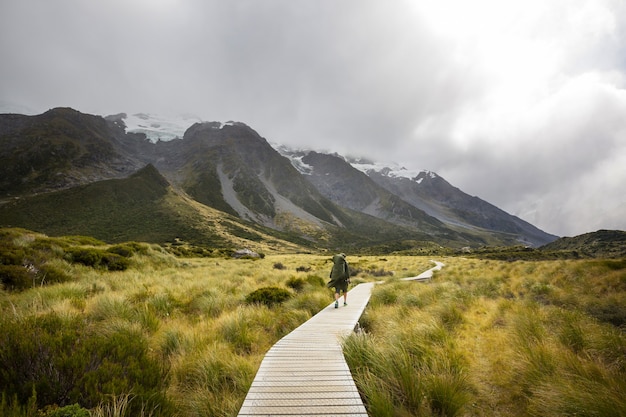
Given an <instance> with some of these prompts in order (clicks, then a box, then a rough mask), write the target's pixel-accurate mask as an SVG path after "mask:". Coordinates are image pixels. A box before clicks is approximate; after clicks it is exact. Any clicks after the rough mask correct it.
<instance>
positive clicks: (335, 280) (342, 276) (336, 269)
mask: <svg viewBox="0 0 626 417" xmlns="http://www.w3.org/2000/svg"><path fill="white" fill-rule="evenodd" d="M349 279H350V267H349V266H348V262H346V257H345V255H343V254H339V255H335V256H333V269H332V270H331V271H330V282H329V283H328V287H337V286H341V285H342V284H344V283H345V282H347V281H348V280H349Z"/></svg>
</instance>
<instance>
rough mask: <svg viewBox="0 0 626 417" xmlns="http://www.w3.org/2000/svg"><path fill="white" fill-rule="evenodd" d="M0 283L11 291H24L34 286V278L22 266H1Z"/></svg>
mask: <svg viewBox="0 0 626 417" xmlns="http://www.w3.org/2000/svg"><path fill="white" fill-rule="evenodd" d="M0 283H1V284H2V286H3V287H4V288H6V289H7V290H11V291H22V290H25V289H27V288H31V287H32V286H33V276H32V274H30V273H29V272H28V270H27V269H26V268H25V267H23V266H21V265H0Z"/></svg>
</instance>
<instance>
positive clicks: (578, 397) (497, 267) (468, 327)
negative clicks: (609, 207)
mask: <svg viewBox="0 0 626 417" xmlns="http://www.w3.org/2000/svg"><path fill="white" fill-rule="evenodd" d="M183 247H185V245H183V244H180V245H173V246H160V245H155V244H146V243H140V242H125V243H119V244H116V245H109V244H105V243H104V242H101V241H97V240H95V239H92V238H89V237H80V236H68V237H60V238H51V237H48V236H45V235H41V234H37V233H33V232H30V231H27V230H21V229H0V273H1V274H0V278H1V279H2V286H1V287H0V370H1V371H0V391H1V395H2V397H1V399H0V415H2V416H9V417H26V416H28V417H60V416H73V417H84V416H87V415H89V416H92V417H123V416H154V417H157V416H163V417H169V416H235V415H237V412H238V410H239V407H240V406H241V403H242V402H243V400H244V397H245V395H246V393H247V390H248V388H249V386H250V384H251V383H252V380H253V378H254V375H255V373H256V370H257V368H258V366H259V365H260V363H261V360H262V358H263V356H264V354H265V352H267V350H268V349H269V348H270V347H271V346H272V345H273V344H274V343H275V342H276V341H277V340H279V339H280V338H281V337H283V336H284V335H286V334H288V333H289V332H290V331H291V330H293V329H294V328H296V327H297V326H299V325H300V324H301V323H303V322H304V321H306V320H307V319H309V318H310V317H311V316H312V315H314V314H315V313H317V312H318V311H319V310H320V309H322V308H324V307H326V306H328V305H329V304H330V303H331V301H332V299H333V297H332V293H331V290H330V289H328V288H327V287H326V282H327V281H328V273H329V270H330V267H331V263H330V258H331V257H330V255H295V254H293V255H286V254H285V255H277V254H275V253H267V254H266V256H264V257H259V258H248V259H235V258H233V257H231V256H230V254H229V253H228V252H226V251H223V250H216V251H214V250H212V249H211V248H194V247H188V248H187V249H186V250H181V248H183ZM200 249H202V250H200ZM111 259H112V260H114V261H120V260H123V261H121V264H123V267H110V266H111V265H118V263H116V262H112V261H111ZM348 260H349V261H350V264H351V266H352V270H353V276H352V283H353V284H358V283H360V282H365V281H383V283H381V284H379V285H377V286H375V287H374V293H373V294H372V298H371V300H370V304H369V306H368V307H367V309H366V311H365V314H364V316H363V317H362V320H361V327H362V329H363V331H362V332H360V333H359V334H355V335H353V336H351V337H349V338H347V339H346V340H345V353H346V358H347V360H348V362H349V365H350V366H351V368H352V370H353V375H354V377H355V380H356V382H357V385H358V388H359V390H360V391H361V395H362V397H363V399H364V401H365V403H366V406H367V408H368V410H369V414H370V415H372V416H386V415H389V416H409V415H416V416H439V415H446V416H454V415H459V416H461V415H480V416H496V415H514V416H515V415H517V416H527V415H563V416H565V415H588V416H592V415H603V416H612V415H615V416H617V415H626V400H625V398H626V383H624V381H625V380H626V359H625V358H626V336H625V335H624V326H625V325H626V261H624V260H620V259H588V260H555V261H515V262H506V261H497V260H479V259H471V258H460V257H450V258H446V259H443V261H444V262H445V263H446V267H445V268H444V269H443V270H441V271H439V272H437V273H436V274H435V277H434V279H433V280H432V282H429V283H417V282H406V281H401V280H399V278H403V277H408V276H415V275H417V274H419V273H420V272H422V271H424V270H425V269H427V268H429V267H430V266H431V262H430V260H429V258H427V257H423V256H421V257H420V256H395V255H394V256H392V255H389V256H387V255H386V256H384V257H381V256H355V255H352V256H351V255H350V254H349V256H348ZM277 265H279V266H280V267H279V268H277ZM7 271H8V272H7ZM18 271H19V272H18ZM16 282H17V283H19V284H18V285H16V284H15V283H16Z"/></svg>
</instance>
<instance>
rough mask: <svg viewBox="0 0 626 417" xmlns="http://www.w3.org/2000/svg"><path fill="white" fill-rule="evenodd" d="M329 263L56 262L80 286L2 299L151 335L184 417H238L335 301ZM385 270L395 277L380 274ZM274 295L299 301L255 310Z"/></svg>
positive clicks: (412, 263) (154, 257) (409, 271)
mask: <svg viewBox="0 0 626 417" xmlns="http://www.w3.org/2000/svg"><path fill="white" fill-rule="evenodd" d="M31 242H32V240H29V239H26V238H24V239H23V241H21V243H22V244H23V245H28V244H29V243H31ZM330 260H331V256H330V255H294V254H292V255H267V256H266V257H264V258H263V259H256V260H252V259H239V260H237V259H224V258H190V259H180V258H175V257H173V256H171V255H169V254H167V253H165V252H163V251H162V250H160V248H158V247H155V246H151V247H149V250H148V253H147V254H136V255H134V256H133V258H132V259H131V265H132V267H131V268H129V269H127V270H125V271H117V272H110V271H102V270H94V269H93V268H89V267H85V266H81V265H70V264H66V263H62V262H61V261H57V262H61V263H60V264H59V267H62V268H65V270H66V271H67V272H68V274H70V275H71V276H73V277H75V279H74V280H72V281H70V282H65V283H60V284H55V285H49V286H37V287H35V288H32V289H30V290H26V291H23V292H20V293H8V292H0V308H1V310H2V311H1V312H2V317H5V318H7V317H9V316H18V317H26V316H33V315H35V316H45V315H47V314H50V313H53V314H58V315H61V316H67V317H82V318H83V319H84V320H85V321H86V322H88V323H91V324H90V326H91V328H93V330H94V331H95V332H97V333H98V334H101V335H106V334H111V335H112V334H115V333H116V332H126V333H128V334H136V335H142V336H141V337H142V338H145V340H147V344H148V347H149V352H150V355H151V356H152V357H153V358H154V359H155V360H158V361H160V362H161V363H162V364H163V368H164V370H165V371H166V373H165V374H164V377H166V378H167V381H168V382H167V389H166V392H165V395H166V397H167V398H168V399H169V400H170V401H171V402H172V404H174V408H175V409H176V413H177V414H176V415H177V416H197V415H207V416H218V415H219V416H233V415H236V413H237V411H238V409H239V407H240V405H241V403H242V402H243V399H244V397H245V395H246V392H247V389H248V387H249V385H250V384H251V383H252V379H253V378H254V375H255V373H256V369H257V368H258V366H259V365H260V363H261V360H262V359H263V356H264V354H265V352H267V351H268V350H269V348H270V347H271V346H272V345H273V344H274V343H275V342H276V341H277V340H278V339H280V338H281V337H283V336H284V335H286V334H288V333H289V332H290V331H291V330H293V329H294V328H296V327H297V326H299V325H300V324H301V323H303V322H304V321H306V320H307V319H309V318H310V317H311V316H312V315H313V314H315V313H317V312H318V311H319V310H321V309H322V308H324V307H325V306H327V305H328V304H329V303H330V302H331V301H332V299H333V294H332V291H331V290H330V289H328V288H327V287H326V286H325V284H326V282H328V275H329V271H330V268H331V261H330ZM348 260H349V262H350V264H351V265H352V267H353V268H354V269H355V270H358V271H360V273H359V275H358V276H356V277H353V283H358V282H363V281H372V280H380V279H391V280H394V279H395V277H405V276H412V275H417V274H418V273H420V272H422V271H423V270H425V269H427V268H430V267H431V266H432V264H431V262H430V261H429V260H428V259H427V258H415V257H401V256H386V257H384V258H383V257H371V256H363V257H361V256H350V255H349V254H348ZM298 269H300V270H301V271H298ZM380 271H383V272H385V273H389V272H393V273H394V275H393V276H384V277H383V278H381V277H379V276H375V275H374V273H375V272H380ZM294 282H295V283H296V284H298V285H297V286H296V285H295V284H293V283H294ZM272 286H275V287H280V288H284V289H286V290H288V291H289V292H290V293H291V294H292V298H291V299H290V300H288V301H287V302H285V303H284V304H282V305H277V306H273V307H271V308H269V307H266V306H259V305H248V304H246V302H245V298H246V296H247V295H248V294H249V293H251V292H252V291H254V290H256V289H259V288H261V287H272ZM109 399H110V401H109V400H107V401H108V402H107V401H105V402H103V403H102V404H100V406H98V407H97V408H95V409H93V410H92V411H93V413H94V415H101V416H113V415H115V416H118V415H119V416H121V415H125V414H124V413H127V412H129V411H127V410H129V409H130V408H129V407H131V406H132V405H133V404H134V405H135V408H134V409H135V411H136V410H137V406H138V404H137V401H140V400H138V399H137V398H135V397H134V395H133V393H132V392H129V393H121V394H119V395H116V396H113V397H110V398H109ZM142 413H143V414H144V415H159V414H158V412H157V411H155V410H143V411H142Z"/></svg>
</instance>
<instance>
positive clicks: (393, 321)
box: [346, 258, 626, 416]
mask: <svg viewBox="0 0 626 417" xmlns="http://www.w3.org/2000/svg"><path fill="white" fill-rule="evenodd" d="M444 262H445V263H446V267H444V269H443V270H441V271H439V272H437V273H436V274H435V277H434V279H433V281H432V282H430V283H411V282H397V281H393V280H390V281H388V282H387V283H385V284H383V285H379V286H376V287H375V288H374V290H373V294H372V299H371V301H370V304H369V306H368V308H367V309H366V311H365V314H364V316H363V318H362V325H363V328H364V329H365V330H366V334H365V335H360V336H353V337H351V338H349V339H348V340H347V342H346V357H347V359H348V361H349V364H350V366H351V368H352V369H353V374H354V375H355V379H356V381H357V386H358V387H359V389H360V390H361V393H362V395H363V397H364V398H365V400H366V403H367V407H368V409H369V411H370V413H371V414H372V415H378V414H377V413H378V412H380V415H419V416H434V415H472V416H501V415H510V416H544V415H557V416H566V415H603V416H607V415H608V416H619V415H625V413H626V383H625V382H624V381H626V335H625V334H624V332H623V328H622V330H620V328H619V327H616V326H615V325H614V324H612V323H614V322H620V320H621V321H622V323H623V320H624V317H625V315H624V313H625V309H626V303H624V301H626V299H625V298H624V297H625V295H626V285H625V284H626V268H624V264H623V262H620V261H603V260H600V261H589V260H587V261H544V262H513V263H511V262H499V261H482V260H477V259H463V258H448V259H446V260H444ZM616 305H620V306H621V309H620V308H617V307H616ZM362 339H365V341H364V340H362ZM381 352H383V353H382V354H381ZM407 352H409V353H410V354H411V356H410V358H411V360H412V361H413V362H414V363H409V362H410V361H409V362H407V361H406V360H405V361H404V362H405V363H406V364H405V365H404V366H405V367H406V369H405V370H404V372H398V371H397V370H393V371H392V369H394V367H400V366H403V365H401V364H400V363H394V361H393V360H392V359H391V358H402V357H405V355H406V353H407ZM381 358H382V359H381ZM418 364H419V365H418ZM407 370H408V371H409V375H406V374H405V373H406V371H407ZM397 374H403V375H404V376H403V377H402V378H403V379H404V380H408V379H413V380H414V381H415V382H414V384H413V387H408V386H406V384H404V386H403V385H402V384H399V383H398V375H397ZM459 375H462V377H459ZM416 387H421V388H420V390H419V392H420V395H422V397H421V398H422V400H421V402H419V404H415V401H412V400H410V399H411V398H415V396H416V393H415V392H414V390H415V389H416ZM412 403H414V404H413V405H411V404H412Z"/></svg>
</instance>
